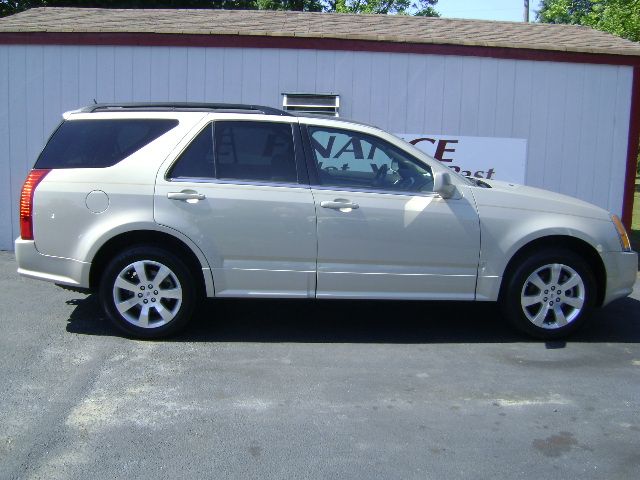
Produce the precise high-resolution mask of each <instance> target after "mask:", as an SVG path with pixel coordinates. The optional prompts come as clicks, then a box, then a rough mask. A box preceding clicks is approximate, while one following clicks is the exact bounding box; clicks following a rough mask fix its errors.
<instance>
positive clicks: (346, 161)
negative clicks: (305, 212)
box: [308, 126, 433, 192]
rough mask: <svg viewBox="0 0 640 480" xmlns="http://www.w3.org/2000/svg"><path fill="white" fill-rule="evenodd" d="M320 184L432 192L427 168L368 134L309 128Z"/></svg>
mask: <svg viewBox="0 0 640 480" xmlns="http://www.w3.org/2000/svg"><path fill="white" fill-rule="evenodd" d="M308 128H309V139H310V142H311V149H312V151H313V154H314V158H315V162H316V166H317V170H318V176H319V182H320V184H321V185H327V186H337V187H351V188H363V189H376V190H378V189H379V190H391V191H401V192H431V191H432V190H433V174H432V172H431V168H430V167H429V166H428V165H424V164H422V163H419V162H418V161H417V160H416V159H414V158H413V157H411V156H410V155H408V154H407V153H405V152H403V151H402V150H400V149H399V148H396V147H395V146H393V145H391V144H390V143H387V142H385V141H384V140H381V139H379V138H376V137H374V136H371V135H366V134H363V133H360V132H354V131H350V130H340V129H334V128H327V127H316V126H309V127H308Z"/></svg>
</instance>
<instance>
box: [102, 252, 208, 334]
mask: <svg viewBox="0 0 640 480" xmlns="http://www.w3.org/2000/svg"><path fill="white" fill-rule="evenodd" d="M140 260H151V261H155V262H159V263H162V264H163V265H166V266H167V267H168V268H169V269H171V270H172V271H173V273H174V274H175V275H176V277H177V278H178V280H179V281H180V284H181V287H182V304H181V306H180V310H179V312H178V314H177V315H176V316H175V318H174V319H173V320H171V321H170V322H169V323H167V324H165V325H162V326H160V327H157V328H142V327H137V326H135V325H132V324H131V323H129V322H127V321H126V320H125V319H124V318H123V317H122V315H120V312H119V311H118V309H117V308H116V306H115V304H114V301H113V285H114V282H115V279H116V278H117V276H118V275H119V274H120V272H121V271H122V269H123V268H125V267H126V266H127V265H129V264H131V263H134V262H137V261H140ZM99 296H100V304H101V305H102V308H103V310H104V312H105V314H106V315H107V317H108V318H109V320H110V321H111V322H112V323H113V324H114V325H115V326H116V327H117V328H118V329H119V330H121V331H122V332H124V333H125V334H126V335H127V336H130V337H136V338H141V339H155V338H162V337H167V336H169V335H173V334H175V333H177V332H178V331H179V330H181V329H183V328H184V327H185V326H186V324H187V323H188V321H189V320H190V318H191V315H192V313H193V310H194V307H195V305H196V302H197V298H198V295H197V291H196V286H195V282H194V280H193V276H192V274H191V273H190V272H189V269H188V268H187V266H186V265H185V264H184V263H183V262H182V261H181V260H180V259H179V258H178V257H176V256H175V255H173V254H172V253H170V252H168V251H166V250H164V249H162V248H158V247H153V246H144V245H140V246H134V247H131V248H129V249H127V250H124V251H122V252H121V253H119V254H118V255H116V256H115V257H114V258H113V259H112V260H111V261H110V262H109V264H108V265H107V267H106V268H105V270H104V272H103V274H102V277H101V279H100V286H99Z"/></svg>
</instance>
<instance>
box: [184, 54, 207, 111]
mask: <svg viewBox="0 0 640 480" xmlns="http://www.w3.org/2000/svg"><path fill="white" fill-rule="evenodd" d="M205 67H206V62H205V49H204V48H198V47H190V48H188V49H187V72H188V74H187V101H189V102H202V101H203V99H204V98H205V91H206V89H205V85H206V71H205Z"/></svg>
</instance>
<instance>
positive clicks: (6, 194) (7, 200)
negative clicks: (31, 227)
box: [0, 48, 17, 250]
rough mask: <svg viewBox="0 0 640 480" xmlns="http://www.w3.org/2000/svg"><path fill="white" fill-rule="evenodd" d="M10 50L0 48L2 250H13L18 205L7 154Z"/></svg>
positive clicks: (0, 229) (0, 241) (0, 219)
mask: <svg viewBox="0 0 640 480" xmlns="http://www.w3.org/2000/svg"><path fill="white" fill-rule="evenodd" d="M9 95H10V90H9V49H8V48H0V99H1V100H0V149H2V151H3V152H4V154H3V155H2V156H0V250H1V249H7V248H12V245H11V242H13V226H12V225H11V218H12V216H13V215H16V216H17V212H16V213H13V210H14V209H16V210H17V205H16V204H15V203H13V198H12V196H11V184H12V180H11V162H10V161H9V159H8V157H7V155H6V152H9V151H10V150H11V143H10V141H9V123H10V121H11V120H10V111H9V109H8V108H7V107H8V105H9Z"/></svg>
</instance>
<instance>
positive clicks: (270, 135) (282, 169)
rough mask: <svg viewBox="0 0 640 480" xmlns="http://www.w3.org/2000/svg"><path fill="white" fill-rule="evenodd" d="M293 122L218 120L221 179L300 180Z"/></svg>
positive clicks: (217, 141)
mask: <svg viewBox="0 0 640 480" xmlns="http://www.w3.org/2000/svg"><path fill="white" fill-rule="evenodd" d="M291 128H292V127H291V124H290V123H275V122H239V121H235V122H234V121H229V122H216V124H215V139H214V145H215V156H216V174H217V177H218V178H220V179H238V180H258V181H274V182H297V180H298V176H297V174H296V162H295V156H294V148H293V132H292V130H291Z"/></svg>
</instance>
